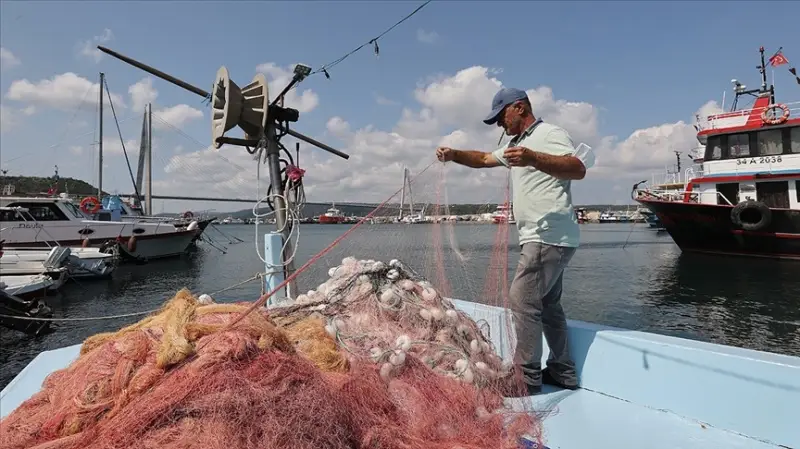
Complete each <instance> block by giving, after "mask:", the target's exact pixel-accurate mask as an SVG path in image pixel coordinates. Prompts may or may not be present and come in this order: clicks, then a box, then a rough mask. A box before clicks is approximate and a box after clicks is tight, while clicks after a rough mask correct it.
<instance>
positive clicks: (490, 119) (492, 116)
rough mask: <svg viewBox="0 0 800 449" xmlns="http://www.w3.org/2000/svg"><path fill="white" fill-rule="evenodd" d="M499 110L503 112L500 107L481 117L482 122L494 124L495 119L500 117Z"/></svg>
mask: <svg viewBox="0 0 800 449" xmlns="http://www.w3.org/2000/svg"><path fill="white" fill-rule="evenodd" d="M501 112H503V108H500V109H498V110H495V111H492V113H491V114H489V116H488V117H486V118H485V119H483V123H485V124H487V125H494V124H495V123H497V119H498V118H499V117H500V113H501Z"/></svg>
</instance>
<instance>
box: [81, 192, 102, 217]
mask: <svg viewBox="0 0 800 449" xmlns="http://www.w3.org/2000/svg"><path fill="white" fill-rule="evenodd" d="M90 204H91V208H90V207H89V205H90ZM100 207H102V206H101V205H100V200H98V199H97V198H95V197H93V196H87V197H86V198H84V199H82V200H81V210H82V211H84V212H85V213H87V214H93V213H95V212H97V211H99V210H100Z"/></svg>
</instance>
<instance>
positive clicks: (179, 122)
mask: <svg viewBox="0 0 800 449" xmlns="http://www.w3.org/2000/svg"><path fill="white" fill-rule="evenodd" d="M153 114H154V115H157V116H158V117H160V118H161V120H163V121H165V122H167V123H169V124H170V125H172V126H173V127H175V128H178V129H180V128H182V127H183V126H184V125H186V123H188V122H190V121H192V120H197V119H201V118H203V111H201V110H199V109H195V108H193V107H191V106H189V105H188V104H179V105H175V106H172V107H169V108H164V109H156V110H154V111H153ZM162 128H169V127H168V126H167V125H165V124H164V123H163V122H161V121H160V120H153V129H162Z"/></svg>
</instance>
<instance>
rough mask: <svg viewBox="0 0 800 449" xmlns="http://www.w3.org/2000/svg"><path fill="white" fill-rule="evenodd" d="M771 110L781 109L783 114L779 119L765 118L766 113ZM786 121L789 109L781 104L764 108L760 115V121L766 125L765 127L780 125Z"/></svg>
mask: <svg viewBox="0 0 800 449" xmlns="http://www.w3.org/2000/svg"><path fill="white" fill-rule="evenodd" d="M773 109H782V110H783V114H782V115H781V116H779V117H773V118H769V117H767V112H768V111H771V110H773ZM786 120H789V107H788V106H786V105H785V104H783V103H778V104H772V105H769V106H767V107H766V108H764V112H762V113H761V121H762V122H764V123H766V124H767V125H780V124H781V123H783V122H785V121H786Z"/></svg>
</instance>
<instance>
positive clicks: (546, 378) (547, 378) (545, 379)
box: [542, 368, 578, 390]
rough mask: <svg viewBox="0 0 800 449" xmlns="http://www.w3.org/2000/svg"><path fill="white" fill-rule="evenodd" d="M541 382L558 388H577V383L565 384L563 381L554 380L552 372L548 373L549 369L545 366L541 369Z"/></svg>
mask: <svg viewBox="0 0 800 449" xmlns="http://www.w3.org/2000/svg"><path fill="white" fill-rule="evenodd" d="M542 383H543V384H547V385H553V386H555V387H558V388H563V389H565V390H577V389H578V385H567V384H565V383H563V382H560V381H558V380H556V378H555V377H553V375H552V374H550V370H549V369H547V368H545V369H543V370H542Z"/></svg>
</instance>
